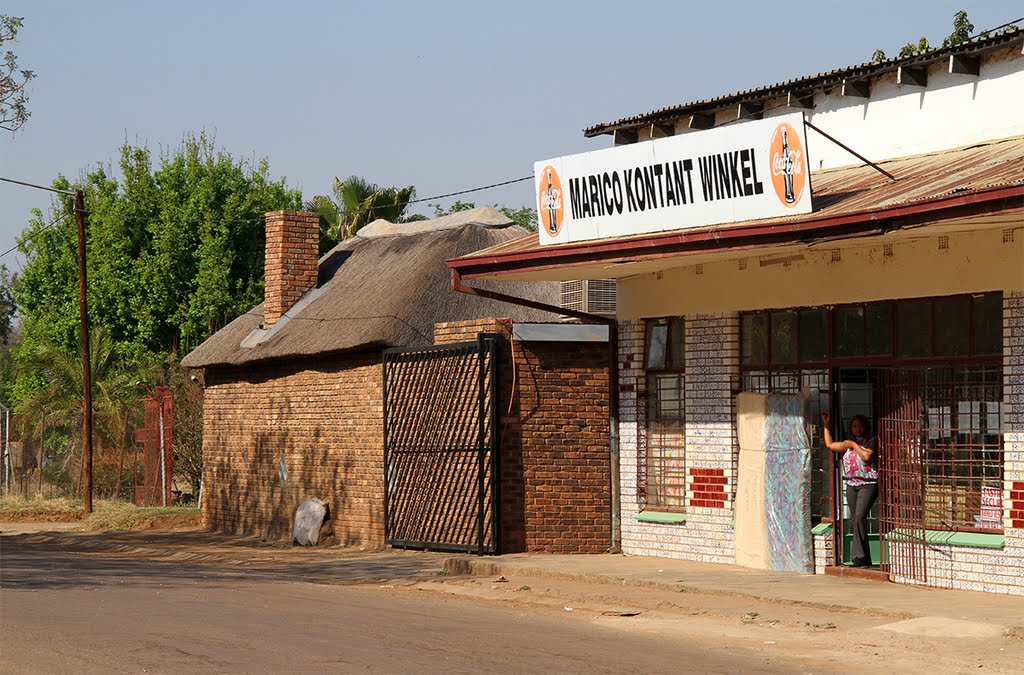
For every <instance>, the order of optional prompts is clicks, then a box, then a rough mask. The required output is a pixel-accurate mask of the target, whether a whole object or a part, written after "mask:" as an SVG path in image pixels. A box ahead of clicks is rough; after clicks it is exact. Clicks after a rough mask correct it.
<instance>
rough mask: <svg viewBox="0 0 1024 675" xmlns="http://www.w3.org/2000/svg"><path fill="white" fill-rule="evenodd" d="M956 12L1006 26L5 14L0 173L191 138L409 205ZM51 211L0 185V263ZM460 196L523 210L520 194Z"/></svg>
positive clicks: (455, 6) (179, 6) (854, 55)
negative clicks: (640, 117)
mask: <svg viewBox="0 0 1024 675" xmlns="http://www.w3.org/2000/svg"><path fill="white" fill-rule="evenodd" d="M958 9H967V10H968V12H969V15H970V18H971V20H972V21H973V22H974V24H975V25H976V27H977V29H978V30H980V29H982V28H991V27H993V26H996V25H999V24H1002V23H1004V22H1006V21H1009V20H1012V19H1015V18H1017V17H1018V16H1020V15H1022V14H1024V8H1022V6H1021V4H1020V3H1019V2H1016V1H1012V2H1011V1H1009V0H1006V1H991V2H980V1H977V0H975V1H973V2H968V1H967V0H956V1H953V2H949V1H946V0H917V1H914V2H910V1H905V2H899V1H894V0H888V1H878V0H861V1H859V2H856V3H852V2H829V1H827V0H818V1H816V2H805V1H802V0H801V1H798V0H790V1H789V2H763V1H762V2H757V1H753V0H742V1H741V0H732V1H730V2H712V3H697V2H688V3H685V2H667V1H665V2H644V1H640V0H638V1H636V2H631V3H626V2H621V1H620V2H607V1H604V0H591V1H590V2H584V1H582V0H580V1H573V2H556V1H554V0H549V1H548V2H516V1H513V0H505V1H503V2H483V1H479V2H469V1H465V2H454V1H450V2H440V1H438V2H425V1H424V2H412V1H407V2H391V1H385V0H376V1H375V2H313V1H307V0H292V1H288V2H281V1H278V2H265V1H261V0H257V1H249V2H241V1H238V0H233V1H228V0H220V1H214V0H202V1H197V0H174V1H173V2H156V1H152V2H140V1H129V0H122V1H119V2H114V1H110V0H92V1H90V2H79V1H75V2H72V1H70V0H65V1H63V2H57V1H51V2H40V1H39V0H6V1H5V2H4V3H3V6H2V7H0V12H3V13H7V14H11V15H14V16H23V17H24V19H25V26H24V28H23V30H22V32H21V35H20V36H19V38H20V39H19V43H18V44H16V45H15V47H14V49H15V51H16V53H17V55H18V57H19V63H20V65H21V67H23V68H30V69H32V70H35V71H36V73H37V79H36V80H34V81H33V82H32V83H31V85H30V90H29V91H30V95H31V98H30V101H29V107H30V109H31V112H32V117H31V118H30V119H29V121H28V123H27V125H26V126H25V127H24V129H23V130H22V131H20V132H18V133H17V134H16V135H14V136H13V137H12V136H11V135H10V134H6V133H3V132H0V176H5V177H12V178H19V179H23V180H27V181H31V182H39V183H44V184H49V182H50V181H51V180H53V178H54V177H56V175H57V174H58V173H64V174H65V175H68V176H70V177H72V178H74V177H77V176H78V175H79V173H80V172H81V171H82V170H83V169H85V168H91V167H94V166H96V165H97V164H99V163H104V164H107V163H112V162H114V161H115V160H116V158H117V153H118V148H119V147H120V146H121V144H122V143H123V142H124V141H125V140H128V141H130V142H132V143H139V144H146V145H148V146H149V147H150V148H152V149H154V150H157V149H159V148H160V147H168V146H171V147H173V146H175V145H176V144H177V143H178V142H179V141H180V139H181V138H182V136H183V135H184V134H187V133H188V132H190V131H201V130H205V131H207V132H208V133H209V132H212V133H213V134H215V136H216V140H217V142H218V144H219V145H221V146H223V147H224V148H226V149H227V150H228V151H229V152H231V153H232V154H234V155H236V156H241V157H246V158H252V157H254V156H255V157H257V158H259V157H265V158H266V159H267V160H268V161H269V163H270V169H271V172H272V173H273V174H274V175H275V176H278V177H280V176H285V177H286V178H287V180H288V183H289V184H290V185H291V186H293V187H297V188H300V189H301V190H302V193H303V195H304V197H307V198H308V197H311V196H313V195H315V194H323V193H328V192H329V190H330V184H331V181H332V179H333V178H334V176H340V177H345V176H348V175H350V174H356V175H360V176H363V177H365V178H368V179H370V180H372V181H374V182H378V183H381V184H388V185H402V186H404V185H410V184H411V185H415V186H416V188H417V191H418V193H419V196H421V197H427V196H431V195H435V194H441V193H446V192H451V191H454V190H459V189H464V188H469V187H474V186H477V185H483V184H488V183H492V182H497V181H501V180H505V179H509V178H516V177H520V176H527V175H530V174H531V172H532V170H533V162H534V161H535V160H539V159H546V158H548V157H555V156H558V155H563V154H569V153H573V152H580V151H583V150H592V149H598V148H601V147H605V146H606V145H608V144H609V143H610V141H609V139H608V137H602V138H598V139H590V140H588V139H584V138H583V135H582V133H581V129H582V128H583V127H586V126H590V125H591V124H595V123H598V122H607V121H610V120H613V119H617V118H619V117H623V116H627V115H632V114H637V113H641V112H647V111H649V110H652V109H655V108H659V107H663V106H667V105H673V104H679V103H685V102H687V101H691V100H694V99H700V98H705V97H709V96H716V95H719V94H725V93H729V92H732V91H736V90H739V89H746V88H749V87H756V86H760V85H766V84H771V83H774V82H777V81H780V80H785V79H789V78H792V77H798V76H802V75H809V74H814V73H817V72H821V71H825V70H831V69H833V68H839V67H843V66H847V65H852V64H855V63H861V62H864V61H867V60H869V59H870V56H871V53H872V52H873V51H874V50H875V49H876V48H882V49H884V50H885V51H886V52H887V53H888V54H889V55H890V56H894V55H895V54H896V53H897V52H898V51H899V49H900V47H901V46H902V45H903V44H905V43H906V42H908V41H911V40H913V41H916V40H917V39H918V38H919V37H920V36H922V35H926V36H927V37H928V38H929V39H930V40H931V41H932V42H933V44H934V43H938V42H939V41H941V38H942V37H943V36H945V35H947V34H948V33H949V32H950V30H951V24H952V17H953V14H954V13H955V12H956V11H957V10H958ZM49 199H50V198H49V196H48V195H47V194H46V193H42V192H38V191H34V190H28V189H25V188H20V187H16V186H11V185H7V184H2V183H0V251H4V250H6V249H8V248H10V247H11V246H13V245H14V241H15V239H14V238H15V236H16V234H17V233H18V232H20V231H21V229H22V228H23V227H24V226H25V224H26V223H27V221H28V218H29V215H30V210H31V209H32V208H34V207H36V208H42V209H44V210H45V209H46V208H47V207H48V205H49ZM467 199H472V200H475V201H477V202H478V203H493V202H501V203H505V204H508V205H510V206H520V205H523V204H532V202H533V197H532V187H531V184H530V183H528V182H527V183H521V184H518V185H516V186H511V187H508V188H503V189H498V190H493V191H490V192H485V193H480V194H477V195H474V196H472V197H467ZM423 212H426V210H425V207H424V209H423ZM0 263H5V264H7V266H8V267H17V266H18V265H19V264H20V257H19V256H18V255H17V254H10V255H8V256H6V257H4V258H3V259H0Z"/></svg>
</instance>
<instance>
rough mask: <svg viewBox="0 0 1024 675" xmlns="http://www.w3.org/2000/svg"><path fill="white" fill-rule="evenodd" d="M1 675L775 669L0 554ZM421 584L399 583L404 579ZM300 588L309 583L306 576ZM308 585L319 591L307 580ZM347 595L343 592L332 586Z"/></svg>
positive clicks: (734, 659)
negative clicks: (29, 674)
mask: <svg viewBox="0 0 1024 675" xmlns="http://www.w3.org/2000/svg"><path fill="white" fill-rule="evenodd" d="M0 547H2V548H0V564H2V571H0V575H2V576H0V640H2V644H0V653H2V656H0V671H3V672H17V673H25V672H76V673H78V672H112V671H119V672H125V671H130V672H200V671H201V672H206V673H209V672H243V671H244V672H310V671H334V672H353V671H371V672H392V673H420V672H442V671H443V672H469V671H474V672H488V671H490V672H584V671H586V672H616V673H622V672H647V673H650V672H665V673H668V672H673V673H678V672H693V671H707V672H739V671H744V672H758V671H778V670H780V669H781V670H792V669H793V667H794V666H795V664H789V663H787V661H786V660H785V656H784V655H779V656H776V657H773V658H771V659H770V660H769V659H766V658H765V655H764V654H763V653H757V652H755V651H746V650H744V649H742V648H738V647H736V646H733V647H731V648H727V647H724V646H723V645H722V644H721V643H717V644H716V642H717V641H709V640H707V639H700V638H693V637H690V638H688V637H687V636H686V635H677V636H673V637H672V638H671V639H666V638H665V636H664V635H661V636H658V635H655V634H645V633H643V632H639V633H632V632H623V631H619V630H615V629H612V628H608V627H605V626H601V625H595V624H594V622H593V621H589V620H586V619H584V618H583V617H582V616H574V615H573V614H572V613H571V612H565V616H559V615H557V614H550V613H548V614H545V613H538V612H534V611H529V610H526V611H523V610H520V609H516V608H511V607H502V606H495V605H490V604H486V603H479V602H474V601H473V600H469V599H462V598H457V597H445V596H443V595H439V594H435V593H429V592H416V591H412V590H410V589H409V588H388V587H387V586H388V584H385V585H383V586H382V585H380V584H373V585H368V584H367V581H370V580H369V579H367V578H366V577H365V576H362V577H360V575H359V571H358V569H356V568H355V567H353V569H352V581H353V582H360V584H361V585H325V584H319V583H311V582H307V581H302V580H300V579H296V578H294V576H293V577H291V578H289V576H288V575H286V574H280V573H277V574H273V575H271V574H266V573H264V572H261V571H259V570H253V571H247V570H246V569H244V568H238V569H230V568H225V567H224V566H214V565H209V566H206V565H203V564H197V563H195V562H186V563H181V562H173V561H168V560H159V559H152V558H149V559H147V558H144V557H143V558H138V557H132V556H122V555H117V554H115V553H103V552H99V553H95V552H94V553H83V552H69V551H61V550H53V549H48V548H45V547H44V548H39V547H32V546H25V545H23V544H22V542H21V541H19V538H17V537H15V538H13V539H12V538H10V537H5V538H3V540H2V542H0ZM429 573H430V571H429V570H422V569H419V570H417V569H404V570H399V575H402V574H404V575H406V576H408V577H411V578H415V577H416V576H419V577H422V576H423V575H424V574H429ZM303 575H304V576H305V577H307V578H313V575H312V574H310V572H309V570H308V569H306V570H305V571H304V572H303ZM313 580H315V578H313ZM333 581H334V582H335V583H336V582H338V581H342V582H344V579H333Z"/></svg>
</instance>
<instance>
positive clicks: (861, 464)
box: [821, 413, 878, 567]
mask: <svg viewBox="0 0 1024 675" xmlns="http://www.w3.org/2000/svg"><path fill="white" fill-rule="evenodd" d="M829 417H830V416H829V414H828V413H822V414H821V421H822V422H823V425H822V426H823V427H824V429H825V445H826V446H827V447H828V449H829V450H831V451H832V452H841V453H843V459H842V461H843V482H844V483H845V484H846V504H847V506H848V507H849V509H850V513H851V515H852V517H851V520H852V521H853V528H852V529H853V566H854V567H870V566H871V549H870V547H869V546H868V514H869V513H871V507H872V506H874V505H875V500H877V499H878V454H877V451H878V439H877V438H875V437H873V436H871V427H870V425H869V424H868V418H866V417H864V416H863V415H854V416H853V419H852V420H850V433H849V435H848V437H847V440H845V441H833V440H832V432H831V431H830V430H829V421H830V419H829Z"/></svg>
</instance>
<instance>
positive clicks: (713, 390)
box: [619, 292, 1024, 595]
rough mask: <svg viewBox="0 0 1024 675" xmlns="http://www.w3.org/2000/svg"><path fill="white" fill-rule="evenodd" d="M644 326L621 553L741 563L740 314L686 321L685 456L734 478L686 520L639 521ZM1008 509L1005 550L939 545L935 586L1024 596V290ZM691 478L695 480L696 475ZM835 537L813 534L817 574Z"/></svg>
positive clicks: (1013, 377) (630, 328) (636, 357)
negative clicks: (714, 504)
mask: <svg viewBox="0 0 1024 675" xmlns="http://www.w3.org/2000/svg"><path fill="white" fill-rule="evenodd" d="M643 341H644V330H643V322H642V321H635V320H623V321H620V323H619V354H620V362H619V366H620V386H621V389H622V390H621V392H620V396H619V399H620V406H621V424H620V434H621V438H620V452H621V489H622V549H623V552H625V553H628V554H634V555H651V556H661V557H668V558H684V559H689V560H698V561H704V562H720V563H732V562H733V561H734V551H735V548H734V545H735V541H734V535H733V530H732V518H733V512H732V496H733V494H735V487H734V481H735V469H736V467H735V462H734V457H735V445H736V427H735V412H734V409H733V405H734V404H733V401H734V397H733V394H732V391H733V389H737V388H738V386H739V384H738V380H739V320H738V316H737V315H736V314H734V313H727V314H698V315H694V316H689V317H687V323H686V360H687V365H686V399H687V400H686V406H687V407H686V416H687V419H686V460H687V466H688V467H701V468H718V469H723V470H724V471H725V475H726V476H727V478H728V480H729V484H728V485H727V486H726V492H727V495H728V498H729V502H728V503H727V508H724V509H711V508H697V507H692V506H689V507H688V508H687V522H686V523H684V524H663V523H647V522H641V521H638V520H637V517H636V516H637V513H638V512H639V508H638V503H637V483H636V481H637V426H636V425H637V419H638V417H637V405H638V400H639V399H638V397H637V392H638V391H642V389H643V387H644V371H643V352H644V348H643ZM1003 363H1004V371H1003V372H1004V394H1003V400H1004V405H1005V413H1006V414H1005V424H1006V428H1005V434H1004V457H1005V463H1004V480H1005V492H1004V504H1005V507H1004V515H1005V522H1004V525H1005V529H1004V532H1005V545H1004V547H1003V548H1002V549H988V548H976V547H968V546H948V545H930V546H929V547H928V550H927V572H928V581H927V584H928V585H930V586H936V587H940V588H956V589H964V590H980V591H989V592H996V593H1011V594H1018V595H1024V528H1014V527H1012V523H1013V520H1012V519H1011V517H1010V491H1011V487H1012V485H1013V483H1014V482H1015V481H1018V482H1019V481H1024V293H1022V292H1007V293H1005V294H1004V308H1003ZM688 480H689V477H688ZM832 547H833V541H832V535H831V534H828V535H816V536H815V537H814V563H815V572H816V573H818V574H823V573H824V571H825V567H826V566H827V565H830V564H831V563H832V560H833V548H832Z"/></svg>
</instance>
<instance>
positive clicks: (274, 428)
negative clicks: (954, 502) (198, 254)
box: [203, 319, 611, 553]
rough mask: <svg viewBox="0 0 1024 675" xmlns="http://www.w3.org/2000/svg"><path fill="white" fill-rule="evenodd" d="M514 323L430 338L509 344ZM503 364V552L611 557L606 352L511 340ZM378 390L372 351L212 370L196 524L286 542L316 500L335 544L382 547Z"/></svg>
mask: <svg viewBox="0 0 1024 675" xmlns="http://www.w3.org/2000/svg"><path fill="white" fill-rule="evenodd" d="M509 325H510V324H509V323H508V322H507V321H504V322H502V321H499V320H494V319H492V320H488V321H474V322H465V323H458V324H438V326H437V327H436V329H435V339H436V340H437V341H438V342H439V343H442V342H460V341H464V340H473V339H476V335H477V333H478V332H492V333H493V332H501V333H503V334H505V335H508V334H509V333H508V329H507V326H509ZM513 351H514V359H515V369H514V370H513V368H512V365H511V364H512V360H511V358H510V357H511V356H512V352H513ZM503 362H504V367H503V372H502V390H503V391H502V396H501V401H502V402H501V409H500V413H501V432H500V433H501V434H502V487H501V493H502V494H501V500H502V503H501V513H502V540H503V542H502V543H503V550H504V551H505V552H516V551H535V552H548V553H600V552H604V551H606V550H607V549H608V547H609V546H610V544H611V537H610V527H611V525H610V519H611V515H610V512H611V504H610V485H611V478H610V464H609V449H608V373H607V345H606V344H602V343H565V342H529V343H523V342H517V343H515V344H514V345H513V344H512V343H511V342H506V343H505V354H504V358H503ZM513 378H514V381H515V392H516V393H515V395H514V396H513V397H512V399H511V407H510V405H509V396H510V392H511V391H512V387H513ZM381 386H382V373H381V366H380V355H379V354H359V355H349V356H340V357H331V358H323V359H317V360H316V367H315V368H304V367H302V366H301V365H297V364H296V363H283V364H271V365H255V366H247V367H244V368H211V369H209V370H208V371H207V374H206V395H205V409H204V421H203V424H204V446H203V453H204V479H203V484H204V495H203V500H204V505H203V518H204V523H205V525H206V526H207V527H209V528H210V529H214V530H218V531H227V532H237V533H257V534H260V535H262V536H264V537H267V538H271V539H287V538H289V537H290V536H291V521H292V517H293V515H294V513H295V508H296V506H298V504H299V502H301V501H302V500H304V499H307V498H310V497H319V498H320V499H323V500H324V501H325V502H327V503H328V504H329V505H330V508H331V523H332V527H333V530H334V532H335V535H336V536H337V538H338V540H339V542H341V543H345V544H358V545H365V546H372V547H376V546H382V545H383V540H384V532H383V516H384V502H383V493H384V492H383V491H384V486H383V473H384V468H383V445H382V444H383V422H382V403H381V399H382V389H381ZM282 454H283V455H284V456H285V458H286V462H287V465H288V477H287V480H286V481H285V483H284V484H282V483H281V481H280V479H279V477H278V467H279V462H280V460H281V456H282Z"/></svg>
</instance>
